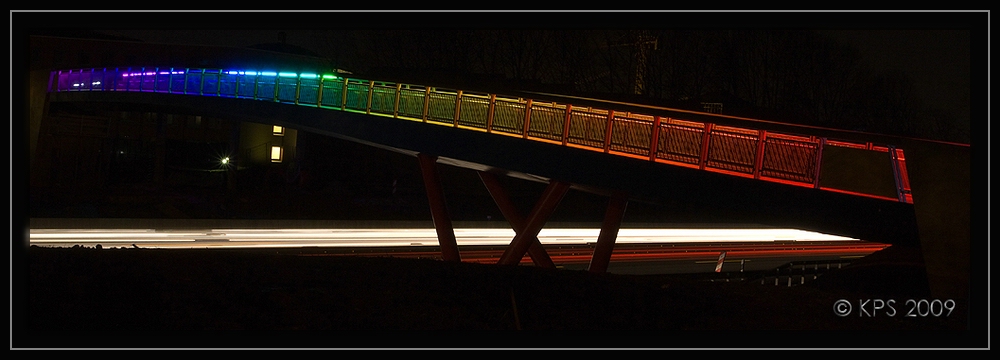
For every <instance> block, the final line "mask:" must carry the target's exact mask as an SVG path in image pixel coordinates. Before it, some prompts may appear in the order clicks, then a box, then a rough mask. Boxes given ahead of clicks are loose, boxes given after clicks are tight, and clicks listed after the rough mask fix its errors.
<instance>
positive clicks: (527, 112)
mask: <svg viewBox="0 0 1000 360" xmlns="http://www.w3.org/2000/svg"><path fill="white" fill-rule="evenodd" d="M530 127H531V99H528V102H527V103H526V104H525V105H524V134H522V135H521V136H522V137H524V138H525V139H527V138H528V129H529V128H530Z"/></svg>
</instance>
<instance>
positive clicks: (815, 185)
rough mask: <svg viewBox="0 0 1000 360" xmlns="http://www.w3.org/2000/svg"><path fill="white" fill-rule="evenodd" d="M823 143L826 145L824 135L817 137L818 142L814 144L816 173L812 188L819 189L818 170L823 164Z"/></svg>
mask: <svg viewBox="0 0 1000 360" xmlns="http://www.w3.org/2000/svg"><path fill="white" fill-rule="evenodd" d="M823 145H826V138H825V137H824V138H819V144H817V145H816V174H815V175H814V177H813V188H814V189H819V174H820V171H819V170H820V168H821V167H822V166H823Z"/></svg>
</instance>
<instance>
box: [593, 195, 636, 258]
mask: <svg viewBox="0 0 1000 360" xmlns="http://www.w3.org/2000/svg"><path fill="white" fill-rule="evenodd" d="M627 206H628V200H627V199H626V198H625V196H622V195H616V196H612V197H611V200H610V201H608V209H607V210H606V211H605V212H604V222H603V223H601V233H600V235H597V245H596V246H595V247H594V255H593V257H591V258H590V268H589V269H588V270H589V271H590V272H592V273H603V272H607V271H608V264H609V263H611V252H612V250H614V248H615V240H616V239H617V238H618V229H620V228H621V225H622V218H623V217H625V208H626V207H627Z"/></svg>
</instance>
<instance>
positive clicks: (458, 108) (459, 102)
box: [455, 90, 462, 127]
mask: <svg viewBox="0 0 1000 360" xmlns="http://www.w3.org/2000/svg"><path fill="white" fill-rule="evenodd" d="M461 109H462V90H458V93H456V94H455V127H458V116H459V114H461V111H462V110H461Z"/></svg>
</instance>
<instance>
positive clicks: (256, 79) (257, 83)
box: [253, 71, 260, 100]
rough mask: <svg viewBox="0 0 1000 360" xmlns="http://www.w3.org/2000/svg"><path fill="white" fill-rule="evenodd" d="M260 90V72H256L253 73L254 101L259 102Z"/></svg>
mask: <svg viewBox="0 0 1000 360" xmlns="http://www.w3.org/2000/svg"><path fill="white" fill-rule="evenodd" d="M259 88H260V72H258V71H254V73H253V99H254V100H258V99H259V96H260V95H259V94H258V93H257V90H258V89H259Z"/></svg>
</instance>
